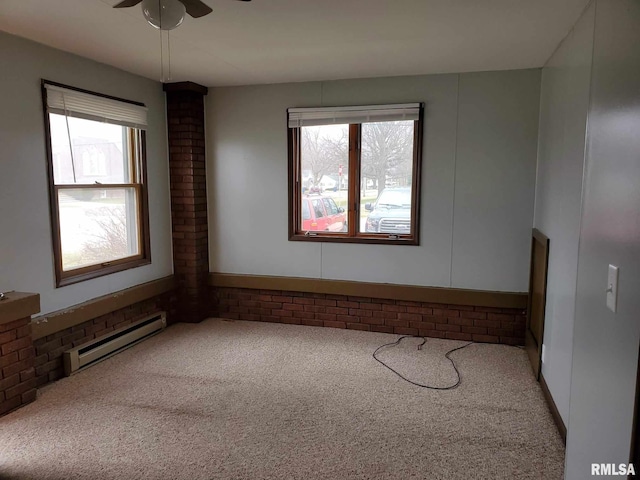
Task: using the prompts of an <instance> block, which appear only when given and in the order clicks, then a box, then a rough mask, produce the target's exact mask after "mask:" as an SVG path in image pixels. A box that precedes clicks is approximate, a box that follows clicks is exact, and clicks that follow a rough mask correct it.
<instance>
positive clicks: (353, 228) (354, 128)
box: [347, 124, 360, 237]
mask: <svg viewBox="0 0 640 480" xmlns="http://www.w3.org/2000/svg"><path fill="white" fill-rule="evenodd" d="M359 188H360V125H359V124H351V125H349V191H348V202H347V206H348V214H349V236H350V237H355V236H356V233H357V231H358V192H359Z"/></svg>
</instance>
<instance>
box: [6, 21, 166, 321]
mask: <svg viewBox="0 0 640 480" xmlns="http://www.w3.org/2000/svg"><path fill="white" fill-rule="evenodd" d="M0 66H1V67H0V68H1V70H2V73H1V74H0V91H2V92H3V95H2V103H3V108H2V111H0V146H1V148H0V167H1V168H0V291H7V290H18V291H27V292H37V293H40V295H41V307H42V313H49V312H52V311H55V310H58V309H61V308H66V307H69V306H72V305H76V304H78V303H81V302H84V301H86V300H89V299H92V298H95V297H98V296H101V295H105V294H108V293H111V292H114V291H118V290H121V289H123V288H127V287H130V286H133V285H137V284H139V283H143V282H147V281H150V280H154V279H157V278H161V277H163V276H166V275H170V274H171V273H172V255H171V224H170V213H169V212H170V198H169V180H168V160H167V148H166V143H167V136H166V120H165V104H164V93H163V92H162V85H161V84H160V83H158V82H153V81H151V80H147V79H143V78H141V77H138V76H135V75H131V74H129V73H126V72H123V71H121V70H117V69H114V68H112V67H108V66H106V65H102V64H99V63H95V62H92V61H90V60H86V59H84V58H81V57H77V56H74V55H70V54H67V53H64V52H61V51H58V50H53V49H51V48H48V47H46V46H43V45H39V44H36V43H33V42H30V41H27V40H24V39H21V38H18V37H15V36H12V35H8V34H5V33H2V32H0ZM42 78H44V79H47V80H52V81H56V82H60V83H64V84H67V85H71V86H74V87H80V88H85V89H87V90H92V91H96V92H100V93H106V94H110V95H114V96H118V97H121V98H126V99H130V100H136V101H139V102H143V103H145V104H146V105H147V107H148V108H149V128H148V130H147V168H148V180H149V181H148V185H149V207H150V219H149V221H150V229H151V257H152V262H153V263H152V264H151V265H147V266H143V267H139V268H135V269H131V270H127V271H125V272H120V273H116V274H113V275H108V276H105V277H101V278H97V279H94V280H88V281H85V282H82V283H79V284H75V285H70V286H67V287H62V288H55V274H54V267H53V253H52V242H51V225H50V217H49V196H48V182H47V157H46V153H45V152H46V150H45V133H44V116H43V109H42V95H41V90H40V80H41V79H42Z"/></svg>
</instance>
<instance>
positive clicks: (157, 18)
mask: <svg viewBox="0 0 640 480" xmlns="http://www.w3.org/2000/svg"><path fill="white" fill-rule="evenodd" d="M238 1H240V2H250V1H251V0H238ZM139 3H141V4H142V13H143V14H144V16H145V18H146V19H147V21H148V22H149V23H150V24H151V25H152V26H154V27H155V28H159V29H161V30H171V29H173V28H176V27H177V26H178V25H180V24H181V23H182V20H183V19H184V14H185V11H186V13H188V14H189V15H191V16H192V17H193V18H200V17H204V16H205V15H208V14H210V13H211V12H212V11H213V10H212V9H211V8H210V7H209V6H208V5H206V4H205V3H203V2H201V1H200V0H123V1H122V2H120V3H117V4H115V5H114V6H113V8H127V7H133V6H135V5H138V4H139Z"/></svg>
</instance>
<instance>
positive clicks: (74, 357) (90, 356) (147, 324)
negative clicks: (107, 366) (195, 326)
mask: <svg viewBox="0 0 640 480" xmlns="http://www.w3.org/2000/svg"><path fill="white" fill-rule="evenodd" d="M166 326H167V316H166V313H165V312H157V313H154V314H153V315H149V316H148V317H145V318H143V319H141V320H138V321H136V322H134V323H131V324H129V325H127V326H124V327H122V328H119V329H118V330H114V331H113V332H109V333H108V334H106V335H103V336H102V337H100V338H96V339H94V340H91V341H89V342H87V343H84V344H82V345H79V346H77V347H75V348H72V349H71V350H67V351H66V352H64V353H63V354H62V358H63V360H64V373H65V375H67V376H69V375H72V374H74V373H76V372H78V371H80V370H82V369H85V368H87V367H89V366H91V365H94V364H96V363H98V362H100V361H101V360H104V359H106V358H109V357H111V356H113V355H115V354H116V353H118V352H121V351H122V350H124V349H125V348H129V347H131V346H133V345H135V344H136V343H139V342H141V341H142V340H144V339H145V338H148V337H150V336H151V335H154V334H156V333H158V332H160V331H162V329H163V328H165V327H166Z"/></svg>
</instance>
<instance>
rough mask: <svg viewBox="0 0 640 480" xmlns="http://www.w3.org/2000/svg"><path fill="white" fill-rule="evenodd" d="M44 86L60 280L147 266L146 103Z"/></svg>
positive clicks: (72, 280) (60, 282)
mask: <svg viewBox="0 0 640 480" xmlns="http://www.w3.org/2000/svg"><path fill="white" fill-rule="evenodd" d="M42 85H43V100H44V106H45V129H46V135H47V141H48V142H47V149H48V167H49V169H48V171H49V189H50V203H51V205H50V206H51V225H52V236H53V247H54V248H53V250H54V262H55V272H56V285H57V286H64V285H68V284H71V283H76V282H79V281H82V280H86V279H89V278H94V277H97V276H102V275H107V274H109V273H113V272H117V271H121V270H125V269H128V268H133V267H136V266H140V265H144V264H148V263H150V260H151V259H150V248H149V226H148V223H149V221H148V213H147V208H148V205H147V192H146V172H145V164H146V158H145V155H146V148H145V128H146V124H147V120H146V116H147V111H146V108H145V107H144V105H143V104H140V103H136V102H131V101H128V100H123V99H119V98H114V97H110V96H105V95H101V94H96V93H92V92H88V91H85V90H80V89H75V88H73V87H68V86H65V85H61V84H57V83H54V82H49V81H43V84H42Z"/></svg>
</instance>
